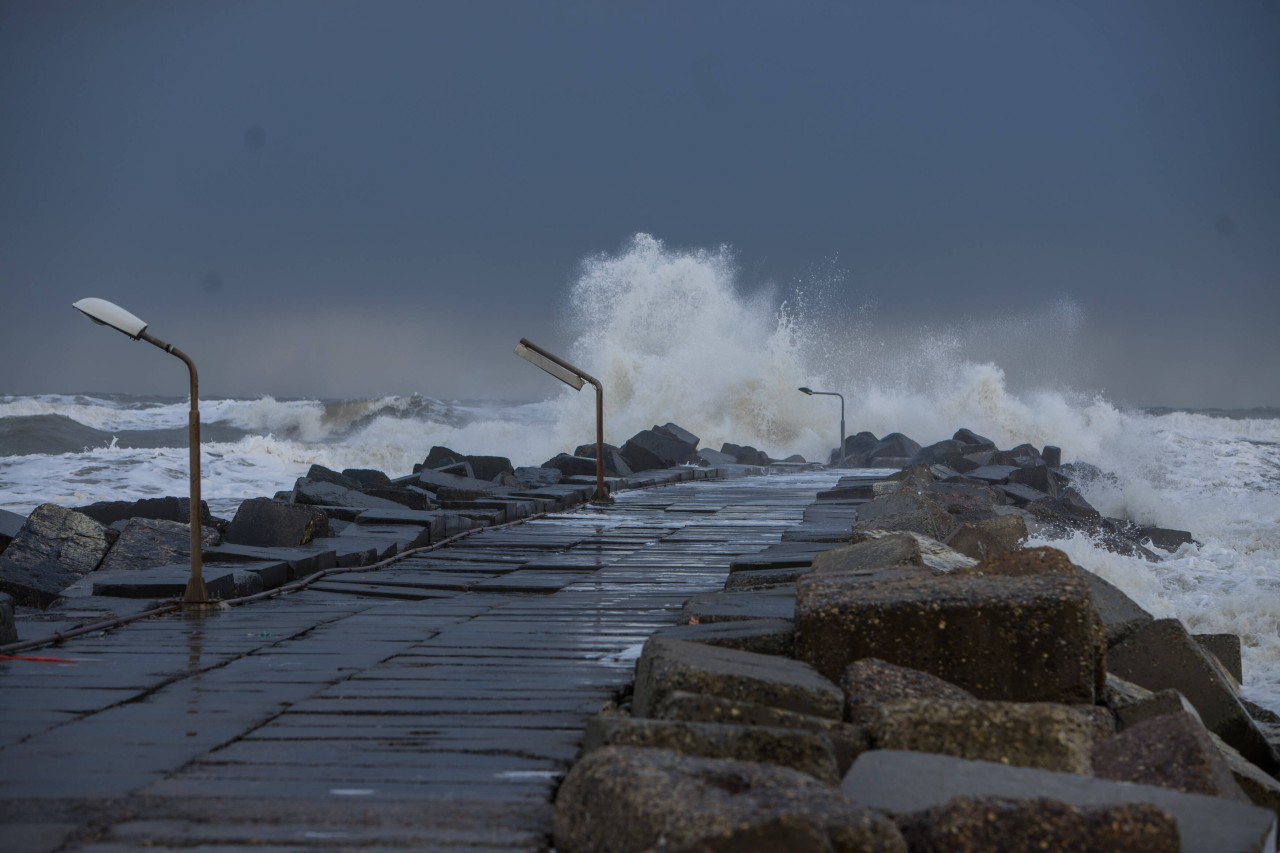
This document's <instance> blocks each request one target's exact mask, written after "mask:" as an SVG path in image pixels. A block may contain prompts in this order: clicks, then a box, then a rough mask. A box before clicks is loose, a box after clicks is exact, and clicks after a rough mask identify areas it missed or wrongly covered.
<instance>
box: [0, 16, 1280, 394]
mask: <svg viewBox="0 0 1280 853" xmlns="http://www.w3.org/2000/svg"><path fill="white" fill-rule="evenodd" d="M1277 105H1280V14H1277V13H1276V4H1275V3H1274V2H1251V0H1240V2H1216V0H1173V2H1123V1H1122V2H1104V0H1091V2H1084V0H1081V2H1075V3H1057V4H1025V3H1016V2H973V3H963V4H959V3H950V2H933V3H926V2H913V3H899V4H883V3H843V4H837V3H829V4H801V5H796V4H782V3H778V4H759V3H755V4H741V3H709V2H708V3H698V4H684V3H657V4H627V5H624V4H597V3H585V2H584V3H568V2H549V3H537V4H533V3H516V2H508V3H498V2H491V3H472V2H466V3H463V2H458V3H444V2H433V3H419V2H369V3H354V2H350V3H348V2H333V1H332V0H329V2H325V1H324V0H319V2H313V1H312V0H307V1H306V2H303V0H297V1H296V2H253V3H248V2H188V3H168V2H150V0H115V2H110V3H102V2H60V3H45V2H37V0H26V2H24V0H11V2H8V3H5V4H3V5H0V115H3V116H5V117H6V119H5V123H4V127H3V129H0V188H2V190H3V191H2V192H0V285H2V286H3V293H4V297H3V298H4V300H5V303H6V308H7V309H8V310H7V311H6V315H7V316H9V317H21V318H22V321H21V322H18V323H13V322H12V321H11V324H10V327H9V328H8V329H7V330H6V333H5V334H4V335H3V337H2V338H0V340H2V341H3V342H2V343H0V359H2V360H3V364H4V368H3V373H2V374H0V376H2V377H3V379H2V380H0V393H5V392H9V393H14V392H21V393H29V392H39V391H57V390H64V391H65V390H73V389H87V388H101V389H104V390H123V391H145V392H149V391H154V390H155V384H154V383H155V382H156V381H157V377H158V376H167V373H166V371H165V368H167V367H168V365H155V364H153V362H154V361H155V359H154V357H152V356H150V354H138V353H136V352H129V353H127V354H125V353H122V352H118V351H119V350H124V349H128V347H126V346H125V342H124V341H120V342H116V341H109V340H103V339H102V332H101V331H100V330H98V329H95V328H93V327H91V326H90V325H89V324H85V323H83V322H82V321H81V320H79V319H78V318H77V317H76V316H74V312H72V311H71V309H70V307H69V304H68V303H70V302H71V301H72V300H74V299H76V298H79V297H81V296H87V295H96V296H101V297H104V298H108V299H113V300H115V301H118V302H120V303H122V304H123V305H125V306H126V307H128V308H130V309H132V310H134V311H135V312H136V313H138V314H139V315H141V316H143V317H144V319H147V320H149V321H150V322H151V323H152V324H153V329H154V330H155V332H156V333H157V334H160V335H161V336H165V335H168V336H170V337H172V338H173V339H174V340H175V341H178V342H179V343H181V342H182V340H180V339H185V340H187V341H192V344H191V345H190V346H188V347H187V348H188V349H190V350H191V351H193V352H196V351H197V345H198V347H199V350H198V353H197V354H198V355H199V356H200V358H201V363H202V380H203V382H202V387H204V388H206V389H208V391H209V393H212V394H228V393H259V392H271V393H275V394H280V395H286V394H319V393H327V394H330V395H360V394H365V393H373V392H374V391H375V390H376V391H377V392H386V393H393V392H411V391H420V392H423V393H439V394H465V393H470V394H471V395H472V396H485V395H486V392H489V391H492V392H493V393H520V392H521V389H522V388H524V389H526V390H527V385H525V384H522V383H521V381H520V379H519V378H512V377H511V375H510V374H511V372H512V367H511V365H510V364H509V361H510V352H509V351H510V348H511V345H512V342H513V341H514V339H515V338H517V337H519V336H520V335H522V334H527V335H529V336H531V337H533V338H534V339H538V340H541V341H542V342H544V344H547V345H551V344H559V343H562V342H564V341H566V340H567V339H568V338H569V337H571V336H572V330H568V329H564V328H563V327H562V325H561V321H560V316H561V314H562V313H563V309H564V304H563V303H564V299H565V293H566V286H567V284H568V283H569V282H570V281H571V280H572V278H573V277H574V275H575V274H576V270H577V265H578V262H579V260H580V259H581V258H583V257H584V256H586V255H589V254H592V253H595V252H599V251H611V250H614V249H616V248H617V247H619V246H621V245H623V244H624V242H625V241H626V240H627V238H628V237H629V236H630V235H631V234H633V233H634V232H636V231H641V230H643V231H648V232H650V233H653V234H655V235H656V236H658V237H660V238H662V239H665V240H667V241H668V242H670V243H671V244H673V245H679V246H715V245H719V244H721V243H729V244H732V245H733V246H734V247H735V249H736V252H737V258H738V261H739V264H740V267H741V270H742V274H743V279H744V281H743V284H744V286H745V287H748V288H756V287H761V286H764V285H766V284H770V283H774V284H779V285H781V286H783V287H784V288H785V286H788V285H790V284H791V283H794V282H795V281H797V280H804V279H806V278H807V277H809V276H810V275H811V271H812V270H813V269H814V266H815V264H819V265H820V264H821V263H822V262H823V259H827V258H832V257H838V258H839V259H840V260H839V262H840V265H841V266H842V267H843V268H844V269H845V270H847V275H846V276H845V277H844V279H843V280H842V282H841V283H840V284H839V287H840V288H842V289H843V290H844V291H845V295H846V297H847V300H846V301H847V303H848V305H849V306H850V309H851V310H852V308H854V307H856V306H859V305H862V304H864V303H866V302H868V301H873V302H875V303H876V304H877V305H878V306H879V311H880V314H881V318H882V320H883V322H884V323H885V324H886V325H892V324H901V325H903V326H908V325H910V324H913V323H928V324H945V323H948V322H958V323H966V322H973V318H983V317H986V318H998V317H1000V316H1014V317H1020V318H1021V317H1026V316H1033V315H1034V313H1035V312H1036V311H1037V310H1040V309H1043V310H1045V311H1049V312H1051V311H1052V306H1053V305H1055V304H1058V302H1059V301H1060V300H1061V299H1064V298H1065V299H1069V300H1071V301H1072V303H1073V304H1075V305H1078V306H1079V307H1080V310H1081V311H1082V313H1083V316H1084V318H1085V319H1084V321H1083V322H1082V324H1081V326H1080V331H1079V332H1078V334H1079V335H1080V336H1081V342H1080V343H1079V345H1078V346H1077V350H1078V351H1084V352H1087V353H1089V354H1090V358H1088V359H1082V360H1081V363H1084V362H1085V361H1088V362H1089V363H1091V364H1094V365H1095V368H1094V369H1093V372H1092V374H1091V375H1090V376H1089V377H1087V378H1086V379H1082V380H1080V381H1082V382H1085V383H1086V384H1088V383H1092V385H1093V386H1094V387H1097V388H1100V389H1103V390H1106V391H1107V392H1108V393H1110V394H1112V395H1113V396H1114V397H1116V398H1117V399H1121V400H1127V401H1132V402H1150V403H1173V404H1178V403H1182V404H1193V403H1201V404H1210V405H1248V404H1264V403H1270V404H1276V403H1277V402H1280V379H1277V378H1276V377H1277V373H1276V371H1274V369H1273V367H1274V365H1275V364H1276V362H1277V356H1278V355H1280V344H1278V343H1277V340H1280V336H1277V335H1275V334H1274V324H1275V321H1274V317H1275V316H1277V313H1278V312H1280V296H1278V295H1277V294H1280V286H1277V285H1278V284H1280V240H1278V239H1277V236H1280V168H1278V167H1277V161H1276V158H1275V152H1276V151H1277V150H1280V109H1277ZM996 325H997V326H998V324H996ZM108 347H113V348H112V349H108ZM134 349H135V350H136V349H137V348H136V347H135V348H134ZM999 350H1000V347H998V346H993V347H992V351H999ZM253 365H258V367H257V368H256V369H254V368H253V367H252V366H253ZM1076 366H1077V367H1078V365H1076ZM1075 373H1079V371H1078V370H1077V371H1075ZM1072 378H1073V381H1074V380H1075V378H1076V377H1075V375H1074V374H1073V376H1072ZM160 381H162V382H163V381H164V379H163V378H161V379H160ZM533 393H538V392H537V391H535V392H533Z"/></svg>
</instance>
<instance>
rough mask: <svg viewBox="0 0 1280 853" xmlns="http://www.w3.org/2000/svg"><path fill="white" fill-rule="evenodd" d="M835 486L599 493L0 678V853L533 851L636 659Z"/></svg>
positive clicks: (118, 633)
mask: <svg viewBox="0 0 1280 853" xmlns="http://www.w3.org/2000/svg"><path fill="white" fill-rule="evenodd" d="M837 479H838V476H837V475H836V474H833V473H826V472H807V473H801V474H788V475H784V476H772V477H754V478H746V479H739V480H721V481H701V482H694V483H681V484H677V485H670V486H664V487H659V488H655V489H650V490H645V491H636V492H630V493H622V494H620V495H618V496H617V497H618V499H617V503H616V504H614V505H613V506H610V507H605V508H596V507H590V508H584V509H582V510H580V511H576V512H564V513H555V514H551V515H547V516H544V517H542V518H539V519H534V520H531V521H529V522H526V523H524V524H520V525H515V526H511V527H505V528H500V529H497V530H485V531H481V532H478V533H476V534H474V535H472V536H470V537H468V538H466V539H463V540H461V541H459V542H457V543H455V544H453V545H451V546H449V547H446V548H442V549H439V550H435V551H431V552H425V553H420V554H417V555H411V556H409V557H406V558H404V559H402V560H400V561H398V562H395V563H393V564H391V565H389V566H387V567H385V568H383V569H381V570H379V571H374V572H355V571H353V572H344V573H339V574H334V575H331V576H329V577H326V578H325V579H324V580H323V581H322V582H319V583H315V584H312V585H311V586H310V587H308V588H307V589H305V590H303V591H300V592H296V593H293V594H289V595H284V596H280V597H277V598H273V599H268V600H263V601H258V602H254V603H252V604H248V605H246V606H243V607H235V608H231V609H224V610H221V611H217V612H214V613H210V614H206V615H201V616H194V615H183V614H172V615H169V616H162V617H157V618H155V619H151V620H147V621H145V622H140V623H134V624H132V625H130V626H127V627H124V628H120V629H116V630H113V631H109V632H104V633H103V634H100V635H93V636H86V637H83V638H78V639H75V640H69V641H66V642H64V643H62V644H61V645H59V646H57V647H55V648H52V649H49V650H47V651H46V652H45V654H47V655H48V656H50V657H56V658H58V659H60V660H62V661H65V662H64V663H40V664H36V663H22V662H9V663H0V684H2V685H3V689H0V771H2V772H0V836H3V837H5V838H6V839H16V840H17V842H18V846H17V847H13V846H11V845H10V844H9V843H6V844H5V849H6V850H28V849H30V850H68V851H70V850H85V851H113V850H136V849H142V848H143V847H147V848H149V849H161V850H164V849H179V848H181V849H197V850H204V851H211V850H216V849H241V848H243V847H245V846H251V845H252V846H253V848H254V849H262V850H270V849H281V850H286V849H287V850H313V849H333V848H335V847H361V848H366V847H367V848H371V849H380V848H411V849H420V850H431V849H442V850H447V849H466V850H483V849H494V850H513V849H519V850H537V849H545V848H546V847H547V846H548V845H549V843H550V838H549V833H550V821H551V813H552V811H551V800H552V797H553V796H554V791H555V788H556V786H557V784H558V783H559V780H560V779H561V777H562V776H563V774H564V773H565V772H566V770H567V768H568V767H569V765H570V763H571V762H572V760H573V758H574V756H575V755H576V753H577V750H578V747H579V743H580V739H581V733H582V728H583V726H584V724H585V722H586V720H587V719H588V718H589V717H590V716H591V715H592V714H594V713H596V712H597V711H599V710H600V709H601V708H602V707H605V706H607V705H608V704H609V703H610V702H611V700H612V699H613V697H614V696H615V695H616V693H617V691H618V690H619V689H620V688H622V687H623V686H625V685H627V684H628V683H629V682H630V680H631V676H632V668H633V666H634V653H635V651H636V650H637V649H638V647H639V645H640V644H642V643H643V642H644V640H645V639H646V638H647V637H648V636H649V635H650V634H651V633H652V632H653V631H654V630H657V629H658V628H661V627H664V626H668V625H673V624H675V623H676V622H677V621H678V619H679V618H680V612H681V608H682V606H683V605H684V602H685V601H686V599H688V598H690V597H691V596H694V595H697V594H699V593H706V592H711V591H717V590H720V589H721V588H722V587H723V584H724V581H725V579H726V578H727V577H728V574H729V570H730V565H731V564H732V563H734V562H736V561H742V560H744V559H749V558H750V556H751V555H754V554H759V553H760V552H762V551H764V550H765V549H767V548H769V547H770V546H775V545H777V544H778V543H779V542H780V541H781V539H782V535H783V533H784V532H785V531H787V530H788V529H789V528H794V527H795V526H796V525H798V524H800V523H801V522H802V520H803V518H804V516H805V512H806V509H807V508H808V507H809V505H810V504H811V503H812V502H813V500H814V495H815V494H816V492H818V491H821V490H824V489H829V488H830V487H831V486H832V485H833V484H834V483H835V482H836V481H837ZM831 509H833V510H834V509H836V507H832V508H831ZM827 521H829V522H830V523H832V524H836V523H839V522H840V519H839V518H838V517H836V516H824V522H827ZM847 521H851V519H847V520H846V522H847Z"/></svg>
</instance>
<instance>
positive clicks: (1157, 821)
mask: <svg viewBox="0 0 1280 853" xmlns="http://www.w3.org/2000/svg"><path fill="white" fill-rule="evenodd" d="M898 826H899V829H901V830H902V835H903V837H904V838H905V839H906V840H907V845H908V846H909V847H910V849H911V850H912V851H913V853H952V851H956V850H968V851H980V850H984V851H985V850H991V851H998V850H1114V851H1125V853H1177V851H1178V850H1179V849H1180V847H1181V844H1180V841H1179V837H1178V823H1177V821H1175V820H1174V819H1173V816H1172V815H1170V814H1169V813H1168V812H1166V811H1165V810H1164V809H1161V808H1159V807H1157V806H1153V805H1149V804H1147V803H1119V804H1116V805H1108V806H1073V805H1069V804H1067V803H1062V802H1058V801H1057V800H1047V799H1036V800H1008V799H1003V798H1000V797H956V798H954V799H952V800H949V801H947V802H946V803H943V804H942V805H939V806H934V807H932V808H930V809H926V810H925V811H922V812H916V813H914V814H911V815H908V816H906V817H904V818H901V819H900V820H899V821H898Z"/></svg>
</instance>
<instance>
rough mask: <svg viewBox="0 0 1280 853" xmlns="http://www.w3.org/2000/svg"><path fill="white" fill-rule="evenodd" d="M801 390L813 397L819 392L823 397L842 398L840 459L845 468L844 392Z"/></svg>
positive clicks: (841, 465)
mask: <svg viewBox="0 0 1280 853" xmlns="http://www.w3.org/2000/svg"><path fill="white" fill-rule="evenodd" d="M799 390H800V393H802V394H808V395H809V396H811V397H812V396H813V395H814V394H818V395H820V396H823V397H839V398H840V454H839V459H840V467H841V468H843V467H844V463H845V455H844V395H843V394H840V393H839V392H838V391H814V390H813V389H812V388H801V389H799Z"/></svg>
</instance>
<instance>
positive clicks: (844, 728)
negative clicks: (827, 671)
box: [652, 690, 871, 774]
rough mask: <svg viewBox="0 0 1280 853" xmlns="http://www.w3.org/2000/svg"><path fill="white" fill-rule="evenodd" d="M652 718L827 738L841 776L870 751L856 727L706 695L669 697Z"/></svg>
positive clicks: (694, 694)
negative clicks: (782, 730) (798, 731)
mask: <svg viewBox="0 0 1280 853" xmlns="http://www.w3.org/2000/svg"><path fill="white" fill-rule="evenodd" d="M652 717H653V718H655V719H660V720H683V721H685V722H691V723H730V724H733V725H739V726H765V727H768V728H783V729H799V730H801V731H806V732H814V733H815V734H820V735H823V736H824V737H826V738H827V739H828V740H829V741H830V742H831V745H832V748H833V749H834V750H835V757H836V764H837V765H838V766H839V768H840V773H841V774H844V773H846V772H847V771H848V770H849V765H851V764H852V763H853V760H854V759H855V758H857V757H858V756H859V755H861V754H862V753H863V752H865V751H866V750H867V749H869V748H870V745H871V744H870V741H869V740H868V738H867V733H866V732H865V731H864V730H863V729H861V728H859V727H858V726H855V725H850V724H849V723H845V722H841V721H840V720H833V719H831V718H830V717H817V716H814V715H813V714H801V713H799V712H797V711H784V710H783V709H781V708H773V707H770V706H768V705H762V704H760V703H759V702H750V701H747V700H742V699H726V698H725V697H723V696H709V695H707V694H705V693H685V692H684V691H682V690H677V691H676V692H674V693H670V694H668V695H667V696H666V698H664V699H663V700H662V701H661V702H659V703H658V706H657V707H656V708H655V709H653V714H652Z"/></svg>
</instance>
